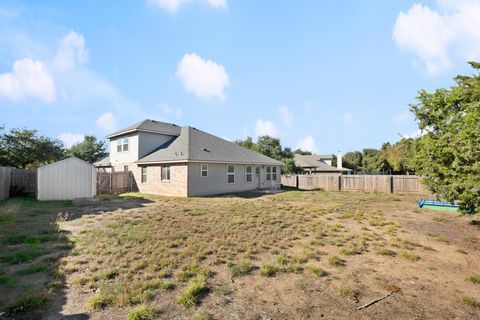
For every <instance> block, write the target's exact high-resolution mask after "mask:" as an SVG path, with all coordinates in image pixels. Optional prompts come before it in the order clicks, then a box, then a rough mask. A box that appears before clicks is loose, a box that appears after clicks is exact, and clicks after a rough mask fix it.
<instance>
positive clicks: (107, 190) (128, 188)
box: [97, 171, 135, 194]
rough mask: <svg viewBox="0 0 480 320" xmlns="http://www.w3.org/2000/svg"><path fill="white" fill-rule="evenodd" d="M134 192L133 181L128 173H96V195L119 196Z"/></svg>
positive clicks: (130, 173)
mask: <svg viewBox="0 0 480 320" xmlns="http://www.w3.org/2000/svg"><path fill="white" fill-rule="evenodd" d="M132 191H135V180H134V178H133V174H132V172H131V171H129V172H113V173H112V172H98V173H97V194H119V193H125V192H132Z"/></svg>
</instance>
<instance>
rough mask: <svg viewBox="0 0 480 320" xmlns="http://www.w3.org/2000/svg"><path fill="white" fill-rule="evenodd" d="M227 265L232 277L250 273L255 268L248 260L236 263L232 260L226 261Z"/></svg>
mask: <svg viewBox="0 0 480 320" xmlns="http://www.w3.org/2000/svg"><path fill="white" fill-rule="evenodd" d="M227 267H228V269H229V270H230V272H231V273H232V276H234V277H242V276H246V275H248V274H250V273H252V271H253V270H255V266H254V265H253V264H252V263H251V262H250V261H247V262H242V263H239V264H236V263H234V262H228V263H227Z"/></svg>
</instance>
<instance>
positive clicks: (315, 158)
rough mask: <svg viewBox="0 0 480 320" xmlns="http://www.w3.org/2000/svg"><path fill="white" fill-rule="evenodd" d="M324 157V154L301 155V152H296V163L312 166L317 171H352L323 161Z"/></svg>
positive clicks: (298, 165)
mask: <svg viewBox="0 0 480 320" xmlns="http://www.w3.org/2000/svg"><path fill="white" fill-rule="evenodd" d="M322 159H325V158H323V156H322V155H316V154H314V155H301V154H296V155H295V158H294V160H295V165H296V166H297V167H301V168H311V169H314V170H315V171H325V172H339V171H352V170H350V169H348V168H341V169H339V168H337V167H334V166H330V165H328V164H326V163H325V162H323V161H322Z"/></svg>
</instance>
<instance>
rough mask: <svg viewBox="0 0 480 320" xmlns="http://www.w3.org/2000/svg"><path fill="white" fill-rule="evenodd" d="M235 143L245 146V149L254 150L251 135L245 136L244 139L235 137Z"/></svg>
mask: <svg viewBox="0 0 480 320" xmlns="http://www.w3.org/2000/svg"><path fill="white" fill-rule="evenodd" d="M235 143H236V144H238V145H240V146H242V147H244V148H247V149H250V150H255V143H253V139H252V137H247V139H245V140H240V139H237V140H235Z"/></svg>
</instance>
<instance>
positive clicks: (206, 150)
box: [202, 148, 210, 152]
mask: <svg viewBox="0 0 480 320" xmlns="http://www.w3.org/2000/svg"><path fill="white" fill-rule="evenodd" d="M202 150H203V151H205V152H210V150H208V149H206V148H203V149H202Z"/></svg>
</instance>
